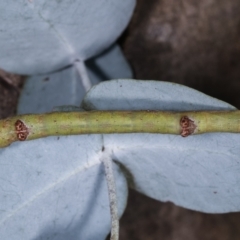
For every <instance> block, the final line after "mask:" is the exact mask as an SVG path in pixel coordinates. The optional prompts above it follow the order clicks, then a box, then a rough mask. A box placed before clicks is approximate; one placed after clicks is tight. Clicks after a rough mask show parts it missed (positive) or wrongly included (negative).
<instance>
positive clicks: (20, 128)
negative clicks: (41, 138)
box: [15, 119, 29, 141]
mask: <svg viewBox="0 0 240 240" xmlns="http://www.w3.org/2000/svg"><path fill="white" fill-rule="evenodd" d="M15 131H16V134H17V139H18V140H19V141H25V140H26V139H27V136H28V134H29V130H28V128H27V126H26V125H25V124H24V123H23V122H22V121H21V120H19V119H18V120H17V121H16V122H15Z"/></svg>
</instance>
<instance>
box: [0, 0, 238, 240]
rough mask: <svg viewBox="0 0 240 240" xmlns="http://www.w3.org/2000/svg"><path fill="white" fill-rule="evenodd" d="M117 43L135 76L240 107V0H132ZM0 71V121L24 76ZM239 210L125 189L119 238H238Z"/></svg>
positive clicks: (13, 102) (10, 107)
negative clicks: (201, 208) (193, 207)
mask: <svg viewBox="0 0 240 240" xmlns="http://www.w3.org/2000/svg"><path fill="white" fill-rule="evenodd" d="M119 43H120V45H121V47H122V49H123V51H124V54H125V56H126V58H127V59H128V61H129V63H130V65H131V66H132V68H133V71H134V74H135V78H137V79H145V80H147V79H148V80H150V79H151V80H162V81H170V82H176V83H181V84H184V85H186V86H190V87H192V88H194V89H197V90H199V91H201V92H204V93H206V94H208V95H210V96H213V97H216V98H219V99H221V100H224V101H226V102H229V103H231V104H233V105H234V106H236V107H238V108H240V98H239V92H240V0H201V1H197V0H178V1H177V0H137V7H136V9H135V13H134V16H133V18H132V20H131V23H130V25H129V27H128V28H127V30H126V31H125V33H124V34H123V36H122V37H121V38H120V40H119ZM4 74H6V73H4V72H2V71H0V79H1V78H5V79H6V78H7V79H8V80H9V81H8V82H6V81H0V118H4V117H7V116H10V115H13V114H14V112H15V108H16V103H17V98H18V94H19V91H20V89H21V85H22V83H23V79H22V78H21V77H19V76H15V75H7V77H6V76H4ZM239 223H240V213H228V214H218V215H214V214H202V213H199V212H194V211H190V210H186V209H183V208H180V207H177V206H175V205H174V204H172V203H161V202H158V201H155V200H153V199H150V198H148V197H146V196H143V195H141V194H139V193H137V192H135V191H132V190H131V191H130V195H129V204H128V206H127V209H126V212H125V213H124V216H123V217H122V219H121V232H120V239H121V240H123V239H126V240H128V239H129V240H130V239H131V240H214V239H216V240H239V239H240V224H239Z"/></svg>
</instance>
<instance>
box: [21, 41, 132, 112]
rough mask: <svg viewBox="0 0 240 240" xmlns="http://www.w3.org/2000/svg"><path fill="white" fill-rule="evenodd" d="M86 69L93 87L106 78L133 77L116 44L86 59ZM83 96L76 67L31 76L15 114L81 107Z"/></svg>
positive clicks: (82, 87)
mask: <svg viewBox="0 0 240 240" xmlns="http://www.w3.org/2000/svg"><path fill="white" fill-rule="evenodd" d="M86 66H87V70H88V73H89V77H90V79H91V83H92V84H96V83H99V82H100V81H103V80H106V79H114V78H131V77H132V72H131V69H130V67H129V65H128V63H127V61H126V60H125V58H124V56H123V54H122V52H121V50H120V48H119V47H118V46H117V45H113V46H112V47H111V48H109V49H108V50H107V51H105V52H104V53H102V54H101V55H99V56H97V57H95V58H92V59H90V60H88V61H87V62H86ZM84 95H85V90H84V86H83V84H82V81H81V78H80V75H79V72H78V71H77V69H76V68H75V67H69V68H67V69H65V70H62V71H58V72H56V73H52V74H45V75H40V76H31V77H29V78H28V79H27V81H26V82H25V85H24V88H23V90H22V92H21V96H20V99H19V101H18V114H25V113H44V112H50V111H52V109H53V108H54V107H56V106H61V105H75V106H80V103H81V101H82V99H83V97H84Z"/></svg>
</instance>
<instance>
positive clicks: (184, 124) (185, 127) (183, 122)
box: [180, 116, 197, 137]
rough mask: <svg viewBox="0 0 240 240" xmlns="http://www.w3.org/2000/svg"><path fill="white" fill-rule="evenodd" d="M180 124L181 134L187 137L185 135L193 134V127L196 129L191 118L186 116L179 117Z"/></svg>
mask: <svg viewBox="0 0 240 240" xmlns="http://www.w3.org/2000/svg"><path fill="white" fill-rule="evenodd" d="M180 126H181V128H182V130H181V136H182V137H187V136H189V135H191V134H193V133H194V131H195V129H196V127H197V126H196V125H195V124H194V121H193V120H191V119H190V118H189V117H187V116H183V117H181V119H180Z"/></svg>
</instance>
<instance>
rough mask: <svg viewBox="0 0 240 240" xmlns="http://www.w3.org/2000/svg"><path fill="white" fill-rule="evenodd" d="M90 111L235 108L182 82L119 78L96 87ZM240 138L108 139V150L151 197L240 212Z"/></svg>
mask: <svg viewBox="0 0 240 240" xmlns="http://www.w3.org/2000/svg"><path fill="white" fill-rule="evenodd" d="M82 105H83V106H84V108H86V109H88V110H90V109H94V110H95V109H98V110H110V109H111V110H116V109H124V110H127V109H128V110H133V109H134V110H141V109H142V110H143V109H153V110H167V111H187V110H189V111H190V110H191V111H192V110H224V109H225V110H234V109H235V108H234V107H233V106H231V105H229V104H227V103H224V102H222V101H220V100H217V99H214V98H212V97H209V96H207V95H205V94H203V93H200V92H198V91H196V90H193V89H190V88H188V87H184V86H181V85H178V84H173V83H167V82H156V81H134V80H115V81H110V82H107V83H105V82H104V83H101V84H99V85H97V86H94V87H93V88H92V90H91V91H89V92H88V94H87V95H86V97H85V98H84V101H83V104H82ZM239 142H240V135H239V134H231V133H211V134H202V135H195V136H189V137H187V138H182V137H181V136H175V135H169V134H166V135H164V134H124V135H123V134H122V135H120V134H113V135H104V146H105V148H106V149H111V150H112V151H113V155H114V159H115V161H118V162H119V163H120V164H122V165H123V166H124V168H125V170H126V171H127V172H128V173H129V176H130V178H131V182H132V187H133V188H134V189H136V190H138V191H140V192H141V193H143V194H146V195H147V196H150V197H152V198H155V199H158V200H160V201H171V202H174V203H175V204H177V205H179V206H182V207H186V208H189V209H194V210H198V211H202V212H210V213H223V212H231V211H239V210H240V202H239V197H238V196H239V194H240V188H239V187H238V185H239V182H240V146H239Z"/></svg>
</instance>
